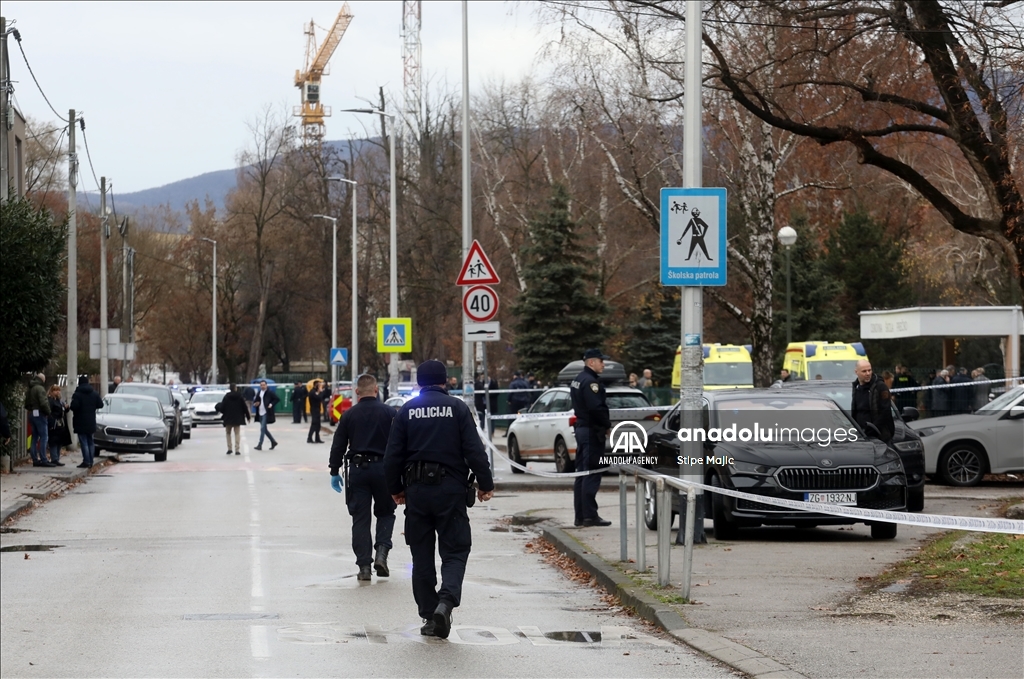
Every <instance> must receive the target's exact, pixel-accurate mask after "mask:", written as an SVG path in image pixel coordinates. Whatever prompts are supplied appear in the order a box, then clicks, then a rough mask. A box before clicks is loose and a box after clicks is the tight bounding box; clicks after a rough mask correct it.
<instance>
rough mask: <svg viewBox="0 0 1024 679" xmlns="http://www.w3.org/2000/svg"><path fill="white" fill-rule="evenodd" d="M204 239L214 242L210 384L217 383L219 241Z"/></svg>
mask: <svg viewBox="0 0 1024 679" xmlns="http://www.w3.org/2000/svg"><path fill="white" fill-rule="evenodd" d="M203 240H204V241H206V242H207V243H213V332H212V333H211V334H212V335H213V354H212V355H211V361H210V384H217V241H215V240H214V239H212V238H203Z"/></svg>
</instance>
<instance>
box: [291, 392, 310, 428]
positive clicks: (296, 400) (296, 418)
mask: <svg viewBox="0 0 1024 679" xmlns="http://www.w3.org/2000/svg"><path fill="white" fill-rule="evenodd" d="M308 395H309V389H306V385H305V384H303V383H302V382H296V383H295V390H294V391H292V422H293V423H295V424H299V423H301V422H304V421H306V397H307V396H308Z"/></svg>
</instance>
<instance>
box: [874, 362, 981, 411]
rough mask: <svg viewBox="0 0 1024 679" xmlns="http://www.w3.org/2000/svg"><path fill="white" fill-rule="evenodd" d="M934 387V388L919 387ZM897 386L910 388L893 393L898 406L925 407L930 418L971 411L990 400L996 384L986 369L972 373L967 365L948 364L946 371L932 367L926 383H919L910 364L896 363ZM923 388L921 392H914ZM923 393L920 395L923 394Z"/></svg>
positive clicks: (894, 384) (895, 376) (895, 385)
mask: <svg viewBox="0 0 1024 679" xmlns="http://www.w3.org/2000/svg"><path fill="white" fill-rule="evenodd" d="M922 386H932V387H935V388H933V389H919V388H920V387H922ZM891 387H892V388H893V389H910V390H911V391H897V392H895V393H894V394H893V398H894V400H895V402H896V407H897V408H899V409H900V410H902V409H903V408H905V407H911V408H920V409H924V410H925V411H926V412H927V413H928V415H929V416H930V417H942V416H944V415H960V414H965V413H971V412H974V411H975V410H977V409H978V408H981V407H982V406H984V405H985V404H986V403H988V401H989V395H990V394H991V391H992V385H991V384H989V380H988V378H987V377H986V376H985V369H984V368H976V369H974V370H972V371H971V372H970V373H968V371H967V368H964V367H961V368H957V367H956V366H955V365H948V366H946V367H945V368H944V369H942V370H937V371H936V370H932V371H930V372H929V373H928V376H927V377H926V379H925V380H924V382H923V383H919V382H918V381H917V380H916V379H915V378H914V376H913V375H912V374H911V373H910V369H909V368H907V366H899V365H898V366H896V374H895V375H894V376H892V382H891ZM915 389H919V390H918V391H913V390H915ZM919 395H920V396H919Z"/></svg>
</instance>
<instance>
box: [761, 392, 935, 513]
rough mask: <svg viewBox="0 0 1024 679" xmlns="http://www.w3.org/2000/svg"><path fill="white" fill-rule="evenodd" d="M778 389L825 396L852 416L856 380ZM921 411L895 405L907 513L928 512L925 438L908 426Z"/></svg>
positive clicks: (895, 442)
mask: <svg viewBox="0 0 1024 679" xmlns="http://www.w3.org/2000/svg"><path fill="white" fill-rule="evenodd" d="M772 386H773V387H774V388H782V389H786V390H787V391H788V390H789V389H799V390H801V391H813V392H814V393H816V394H824V395H825V396H828V397H829V398H830V399H832V400H833V401H835V402H836V405H838V406H839V407H840V408H842V409H843V412H845V413H846V414H849V413H850V406H851V405H852V403H853V380H849V381H845V380H801V381H799V382H776V383H775V384H774V385H772ZM918 417H919V414H918V412H917V408H910V407H906V408H904V409H903V412H900V411H899V410H898V409H897V408H896V405H895V404H893V405H892V421H893V423H894V424H895V425H896V429H895V431H894V432H893V436H892V441H891V442H890V443H891V444H892V447H893V448H895V449H896V452H897V453H899V454H900V459H902V460H903V470H904V471H905V472H906V473H907V493H908V495H907V511H908V512H920V511H923V510H924V481H925V472H924V443H923V442H922V441H921V436H920V435H919V434H918V433H917V432H916V431H914V430H913V429H911V428H910V427H909V426H907V423H908V422H913V421H915V420H917V419H918Z"/></svg>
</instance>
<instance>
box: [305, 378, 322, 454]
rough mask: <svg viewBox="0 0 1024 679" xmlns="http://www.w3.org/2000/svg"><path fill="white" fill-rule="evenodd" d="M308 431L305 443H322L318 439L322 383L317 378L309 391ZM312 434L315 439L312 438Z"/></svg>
mask: <svg viewBox="0 0 1024 679" xmlns="http://www.w3.org/2000/svg"><path fill="white" fill-rule="evenodd" d="M308 398H309V415H310V422H309V433H308V434H306V443H323V441H322V440H321V439H320V413H321V411H322V408H323V403H324V383H323V382H321V381H320V380H317V381H316V382H314V383H313V391H311V392H309V397H308ZM314 436H315V437H316V440H314Z"/></svg>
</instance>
